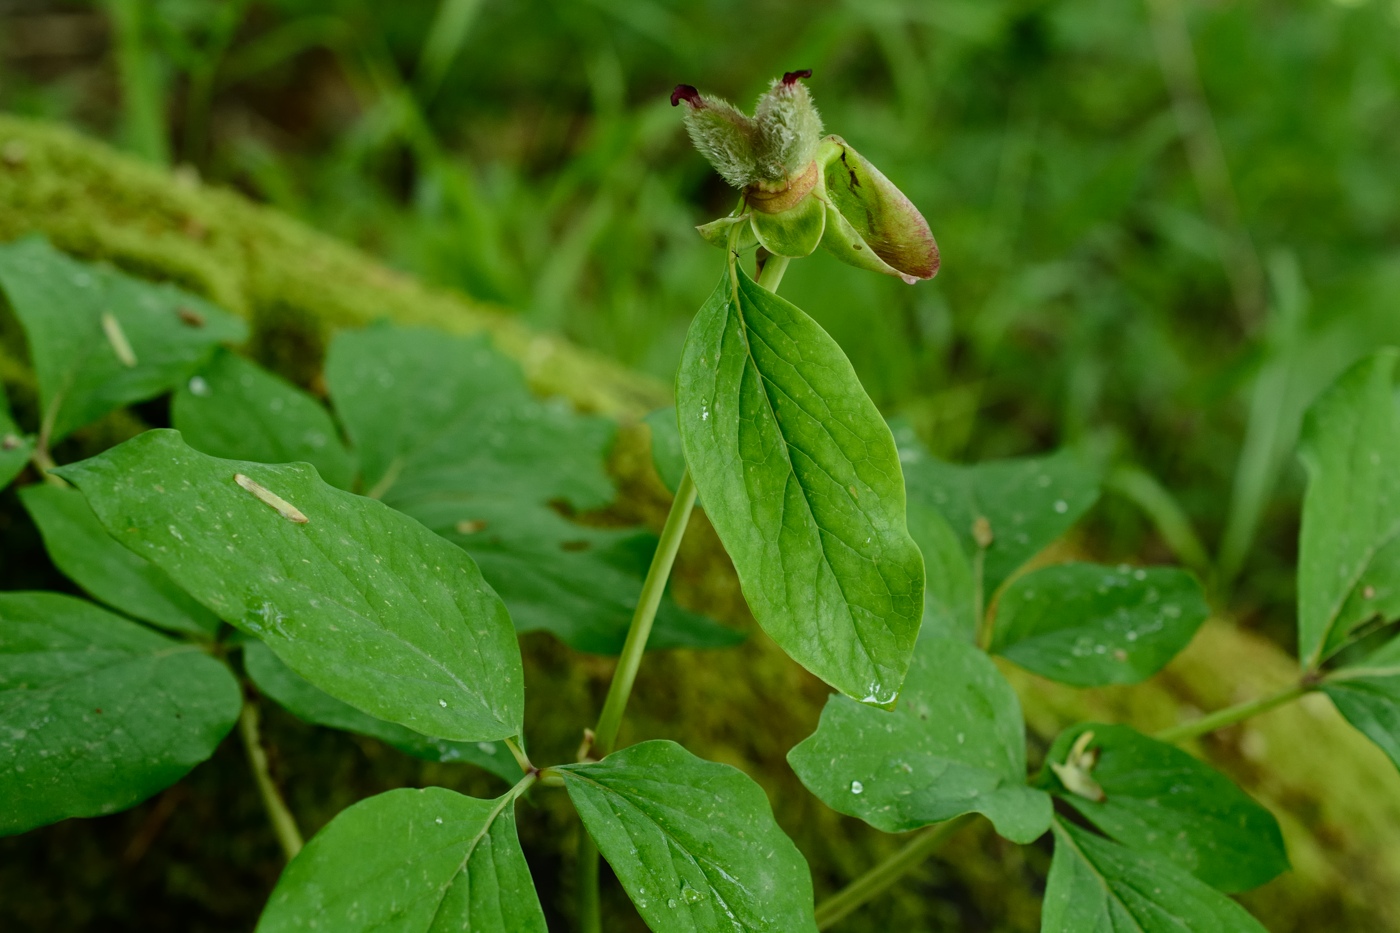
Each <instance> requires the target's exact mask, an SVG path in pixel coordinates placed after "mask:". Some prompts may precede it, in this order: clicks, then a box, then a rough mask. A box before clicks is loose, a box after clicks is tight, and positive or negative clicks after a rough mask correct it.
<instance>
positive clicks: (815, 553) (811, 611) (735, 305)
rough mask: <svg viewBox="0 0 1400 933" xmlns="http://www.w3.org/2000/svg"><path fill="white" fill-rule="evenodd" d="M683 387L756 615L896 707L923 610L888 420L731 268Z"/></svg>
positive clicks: (689, 345) (682, 401) (702, 478)
mask: <svg viewBox="0 0 1400 933" xmlns="http://www.w3.org/2000/svg"><path fill="white" fill-rule="evenodd" d="M731 275H732V276H733V278H732V279H731ZM676 398H677V407H678V409H679V411H680V418H679V421H680V429H681V439H682V442H683V445H684V447H685V456H686V461H687V462H688V463H689V464H690V468H691V471H692V473H693V475H694V479H695V485H696V486H697V487H698V488H699V490H700V495H701V497H703V499H704V502H705V512H706V514H707V515H708V516H709V518H710V521H711V523H712V524H713V525H714V527H715V530H716V531H717V532H718V533H719V536H720V539H721V540H722V541H723V542H724V546H725V549H726V550H727V551H728V552H729V556H730V557H731V558H732V559H733V561H734V566H735V569H736V570H737V571H738V574H739V581H740V583H741V585H742V587H743V590H744V596H745V597H746V599H747V600H748V604H749V608H750V609H751V610H752V611H753V614H754V618H755V619H757V620H758V623H759V624H760V625H761V626H763V628H764V630H765V631H767V632H768V634H769V635H770V636H772V638H773V640H774V641H776V642H777V643H778V644H779V645H780V646H781V647H782V648H783V650H785V651H786V652H787V653H788V654H789V655H791V656H792V657H793V659H795V660H796V661H797V662H798V663H800V664H802V665H803V666H804V667H806V668H807V669H808V670H810V671H811V672H812V673H814V674H816V675H817V676H818V677H821V678H822V679H823V680H825V681H826V682H827V683H829V684H831V685H832V686H834V687H836V688H837V689H838V690H840V691H841V692H843V693H845V694H847V695H848V696H852V697H854V698H856V699H860V700H863V701H866V702H870V703H875V704H887V703H890V702H892V701H893V700H894V699H895V697H896V696H897V695H898V693H899V686H900V684H901V683H902V682H903V680H904V673H905V671H906V670H907V669H908V665H909V658H910V656H911V654H912V652H913V649H914V641H915V639H916V637H917V635H918V631H919V621H920V619H921V618H922V616H923V609H924V606H923V602H924V599H923V581H924V572H923V560H922V558H921V557H920V555H919V549H918V547H917V546H916V545H915V544H914V541H913V539H912V538H910V537H909V532H908V530H907V529H906V526H905V517H904V480H903V477H902V474H901V472H900V467H899V455H898V452H897V451H896V450H895V446H894V441H893V438H892V437H891V436H890V430H889V428H888V426H887V425H886V424H885V422H884V420H883V419H882V418H881V417H880V414H879V412H878V411H876V409H875V405H874V403H872V402H871V401H870V398H869V396H867V395H866V394H865V390H864V389H863V388H862V387H861V385H860V381H859V380H858V379H857V378H856V375H855V371H854V370H853V369H852V368H851V364H850V362H849V361H848V360H847V359H846V356H845V354H843V353H842V352H841V348H840V347H838V346H837V345H836V343H835V341H833V340H832V339H831V337H830V335H828V334H827V333H826V332H825V331H824V330H822V329H821V327H820V326H818V325H817V323H816V322H815V321H813V320H812V319H811V318H810V317H808V316H807V315H806V314H804V313H803V312H802V311H801V310H800V309H799V308H797V307H796V306H794V305H792V304H791V303H789V302H787V301H784V300H783V299H781V298H779V297H778V296H776V295H774V294H772V293H771V292H769V291H767V290H766V289H763V288H761V287H759V286H758V285H756V284H755V283H754V282H753V281H752V280H751V279H749V278H748V276H747V275H746V274H745V273H744V272H743V271H742V270H739V269H737V268H733V269H731V271H730V272H729V273H726V275H725V276H724V278H723V279H722V280H721V282H720V284H719V287H718V288H716V290H715V292H714V294H713V295H712V296H711V297H710V299H709V300H708V301H707V302H706V303H705V306H704V307H703V308H701V309H700V313H699V314H698V315H697V316H696V318H695V322H694V323H693V324H692V325H691V329H690V334H689V336H688V337H687V338H686V345H685V350H684V354H683V358H682V362H681V367H680V371H679V372H678V373H677V377H676Z"/></svg>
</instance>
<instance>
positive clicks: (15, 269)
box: [0, 238, 248, 443]
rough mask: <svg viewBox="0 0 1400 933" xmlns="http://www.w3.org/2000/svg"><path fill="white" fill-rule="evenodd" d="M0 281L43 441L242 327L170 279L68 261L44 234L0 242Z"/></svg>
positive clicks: (146, 388) (176, 370)
mask: <svg viewBox="0 0 1400 933" xmlns="http://www.w3.org/2000/svg"><path fill="white" fill-rule="evenodd" d="M0 289H3V291H4V293H5V295H6V297H8V298H9V301H10V306H11V307H12V308H14V311H15V315H16V316H17V317H18V318H19V320H20V323H21V324H22V325H23V327H24V331H25V335H26V336H27V337H28V340H29V354H30V357H31V358H32V359H33V362H34V373H35V376H36V378H37V380H38V383H39V400H40V403H41V405H42V408H43V412H44V415H43V417H44V420H45V422H46V424H47V425H48V426H49V432H48V434H49V437H48V439H49V441H50V443H53V442H56V441H58V440H61V439H62V438H63V437H65V436H67V435H68V434H69V433H70V432H71V431H73V430H74V429H76V428H80V427H82V426H83V425H85V424H89V423H90V422H93V421H96V420H97V419H98V418H100V417H102V416H103V415H105V414H107V413H108V412H110V411H113V410H114V409H117V408H120V407H122V406H123V405H128V404H130V403H132V402H139V401H141V400H143V399H148V398H153V397H154V396H157V395H159V394H161V393H162V392H165V391H166V390H168V389H170V388H171V387H172V386H174V385H175V384H176V383H178V382H179V381H181V380H182V379H183V378H185V377H186V376H187V375H189V373H190V372H191V371H192V370H193V369H194V367H195V366H196V365H197V364H198V363H199V361H200V360H201V359H203V358H204V356H205V355H206V354H207V353H208V352H209V350H210V349H211V348H212V347H214V346H215V345H217V344H220V343H236V342H239V341H241V340H244V339H246V337H247V331H248V329H247V326H246V325H245V324H244V323H243V322H242V321H241V320H239V319H238V318H236V317H234V316H233V315H231V314H229V313H228V312H226V311H223V310H221V309H219V308H217V307H215V306H214V305H212V304H210V303H209V302H207V301H205V300H203V299H202V298H199V297H198V296H196V295H192V294H190V293H188V292H185V291H182V290H181V289H178V288H176V287H174V286H172V285H163V284H162V285H157V284H153V283H150V282H144V281H142V280H140V279H135V278H132V277H130V276H127V275H123V274H122V273H120V272H117V271H116V270H114V269H111V268H109V267H106V266H98V265H89V264H86V263H81V262H78V261H77V260H75V259H70V258H69V257H67V256H65V255H64V254H63V253H60V252H59V251H58V250H56V249H54V248H53V247H52V246H50V245H49V244H48V243H47V242H45V241H44V240H41V239H38V238H29V239H23V240H19V241H16V242H14V243H10V244H8V245H4V246H0Z"/></svg>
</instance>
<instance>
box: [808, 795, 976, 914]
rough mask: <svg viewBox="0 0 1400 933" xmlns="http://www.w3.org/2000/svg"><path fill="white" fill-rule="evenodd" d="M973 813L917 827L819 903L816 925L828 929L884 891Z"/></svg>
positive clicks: (959, 827)
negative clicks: (900, 843)
mask: <svg viewBox="0 0 1400 933" xmlns="http://www.w3.org/2000/svg"><path fill="white" fill-rule="evenodd" d="M974 817H975V814H972V813H964V814H963V815H962V816H960V817H957V818H956V819H951V820H948V821H946V822H943V823H936V824H934V825H933V826H930V827H928V828H927V829H923V830H920V831H919V832H918V833H916V834H915V835H914V838H913V839H911V840H909V843H908V844H907V845H906V846H905V847H904V848H902V849H900V850H899V851H898V852H896V853H895V854H894V855H891V856H890V857H889V858H887V859H885V860H884V861H883V862H881V863H880V864H879V865H876V866H875V867H874V868H872V869H870V871H868V872H866V873H865V874H863V875H861V876H860V877H859V878H857V879H856V880H855V881H852V882H851V883H850V884H848V885H846V886H845V887H844V888H842V889H841V890H840V891H837V892H836V893H835V894H833V895H832V896H831V897H829V898H827V899H826V900H824V901H822V902H821V903H820V904H818V905H817V929H818V930H826V929H830V928H831V927H832V926H834V925H835V924H837V923H839V922H841V920H843V919H845V917H846V916H847V915H848V914H850V913H851V912H852V911H854V910H857V909H859V908H860V907H863V906H864V905H865V904H867V903H869V902H870V901H872V900H874V899H875V898H876V897H877V896H878V895H880V894H882V893H884V892H885V890H886V889H888V888H889V887H890V885H892V884H894V883H895V882H896V881H898V880H899V879H900V878H903V877H904V876H905V875H907V874H909V872H911V871H913V870H914V869H915V868H917V867H918V866H919V865H921V864H923V862H924V860H925V859H927V858H928V857H929V856H930V855H932V854H933V853H934V852H936V851H938V849H940V848H941V847H942V846H943V843H944V842H946V841H947V840H948V837H950V836H952V835H953V834H954V833H956V832H957V831H958V830H960V829H962V828H963V827H964V826H966V825H967V824H968V823H970V822H972V820H973V818H974Z"/></svg>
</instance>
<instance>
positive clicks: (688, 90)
mask: <svg viewBox="0 0 1400 933" xmlns="http://www.w3.org/2000/svg"><path fill="white" fill-rule="evenodd" d="M681 101H685V102H686V103H687V104H689V105H690V106H692V107H702V106H704V104H703V102H702V101H701V100H700V92H699V91H697V90H695V88H693V87H691V86H690V85H689V84H677V85H676V89H675V90H674V91H672V92H671V106H672V107H675V106H676V105H678V104H679V103H680V102H681Z"/></svg>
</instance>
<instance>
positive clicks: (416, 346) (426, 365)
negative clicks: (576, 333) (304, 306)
mask: <svg viewBox="0 0 1400 933" xmlns="http://www.w3.org/2000/svg"><path fill="white" fill-rule="evenodd" d="M326 384H327V385H328V386H329V388H330V394H331V398H332V400H333V401H334V403H335V409H336V413H337V414H338V415H339V416H340V420H341V423H342V424H344V425H345V430H346V433H347V434H348V435H349V436H350V440H351V441H352V443H353V444H354V447H355V451H356V454H357V456H358V457H359V462H360V472H361V483H362V486H363V488H364V489H365V490H367V494H368V495H372V496H374V497H376V498H382V499H383V500H384V501H385V502H388V503H389V504H390V505H393V506H395V507H405V506H407V505H411V504H412V503H414V502H416V501H418V500H421V499H425V498H431V497H433V496H439V495H447V496H458V495H461V494H463V493H466V492H474V493H478V494H480V495H482V496H488V497H492V498H511V499H524V500H528V501H532V502H541V503H543V502H553V501H556V500H564V501H566V502H568V503H570V504H571V505H573V506H574V507H575V508H578V509H591V508H598V507H601V506H604V505H606V504H608V503H609V502H611V501H612V499H613V495H614V489H613V483H612V480H611V479H610V478H609V477H608V475H607V473H606V471H605V470H604V464H605V460H606V455H607V450H608V448H609V447H610V446H611V445H612V440H613V436H614V434H615V432H616V425H614V424H613V422H611V421H609V420H608V419H606V418H600V417H593V416H583V415H577V414H575V413H573V412H572V411H570V410H569V409H568V408H567V407H566V406H564V405H563V404H562V403H546V402H541V401H539V400H537V399H535V398H534V397H533V396H531V395H530V393H529V391H528V390H527V389H526V388H525V381H524V377H523V376H522V375H521V374H520V368H519V366H518V365H517V364H516V363H515V362H514V361H512V360H509V359H507V358H506V357H504V356H502V355H501V354H500V353H498V352H497V351H496V350H495V349H494V348H492V347H491V345H490V343H489V342H488V341H487V339H486V338H485V337H456V336H453V335H450V334H444V333H441V332H440V331H430V330H410V329H405V328H395V327H387V326H381V327H372V328H369V329H367V330H363V331H346V332H343V333H341V334H338V335H336V338H335V340H334V341H332V343H331V348H330V353H329V355H328V356H327V358H326Z"/></svg>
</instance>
